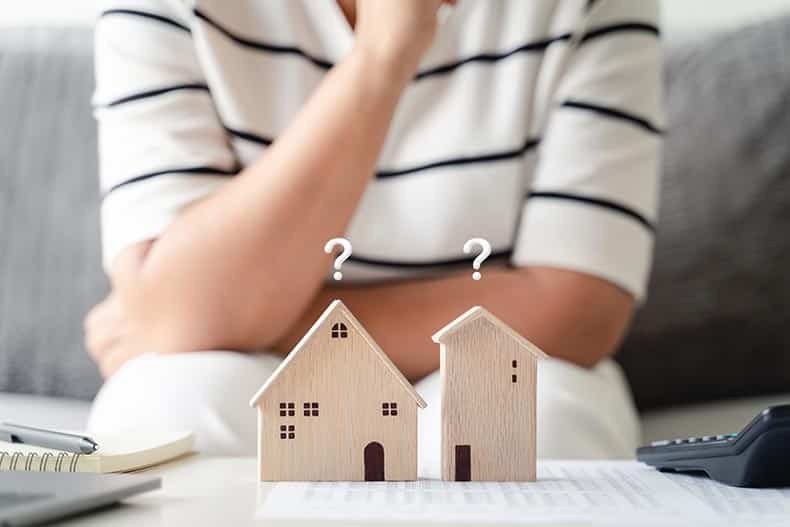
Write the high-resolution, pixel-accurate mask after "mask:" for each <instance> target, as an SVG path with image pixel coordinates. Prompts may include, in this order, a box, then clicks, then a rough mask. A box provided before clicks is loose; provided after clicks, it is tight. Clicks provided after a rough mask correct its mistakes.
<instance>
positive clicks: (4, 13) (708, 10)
mask: <svg viewBox="0 0 790 527" xmlns="http://www.w3.org/2000/svg"><path fill="white" fill-rule="evenodd" d="M260 1H265V0H260ZM461 1H463V0H461ZM524 1H527V0H524ZM631 1H633V2H639V1H640V0H631ZM661 1H662V3H663V11H664V30H665V32H666V34H667V35H668V36H669V37H670V38H672V37H674V36H677V35H687V34H694V33H698V32H700V31H708V30H711V29H716V28H722V27H732V26H737V25H739V24H742V23H746V22H750V21H753V20H759V19H760V18H764V17H767V16H771V15H773V14H775V13H777V12H790V0H661ZM98 4H99V0H0V25H2V24H18V23H23V24H29V23H33V24H59V25H61V24H85V25H87V24H91V23H92V21H93V17H94V13H95V11H96V10H97V8H98V7H97V6H98Z"/></svg>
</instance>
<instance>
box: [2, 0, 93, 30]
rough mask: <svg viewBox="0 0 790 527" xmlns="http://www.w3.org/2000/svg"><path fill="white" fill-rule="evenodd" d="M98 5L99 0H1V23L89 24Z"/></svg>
mask: <svg viewBox="0 0 790 527" xmlns="http://www.w3.org/2000/svg"><path fill="white" fill-rule="evenodd" d="M98 5H99V1H98V0H0V25H13V24H47V25H49V24H53V25H72V24H81V25H89V24H92V23H93V18H94V15H95V13H96V11H97V9H98Z"/></svg>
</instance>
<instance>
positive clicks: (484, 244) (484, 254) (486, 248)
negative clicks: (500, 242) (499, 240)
mask: <svg viewBox="0 0 790 527" xmlns="http://www.w3.org/2000/svg"><path fill="white" fill-rule="evenodd" d="M475 245H479V246H480V249H481V251H480V254H478V255H477V258H475V261H474V262H473V263H472V269H474V270H475V272H474V273H472V278H473V279H474V280H480V279H481V278H482V277H483V275H481V274H480V271H479V269H480V266H481V265H483V262H485V261H486V258H488V257H489V256H491V244H490V243H488V240H486V239H484V238H472V239H471V240H467V241H466V243H465V244H464V253H466V254H469V253H471V252H472V247H474V246H475Z"/></svg>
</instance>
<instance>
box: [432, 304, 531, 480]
mask: <svg viewBox="0 0 790 527" xmlns="http://www.w3.org/2000/svg"><path fill="white" fill-rule="evenodd" d="M433 340H434V342H436V343H438V344H440V364H441V366H440V368H441V373H440V378H441V379H440V380H441V389H442V413H441V415H442V452H441V456H442V458H441V459H442V479H444V480H455V481H534V480H535V478H536V474H535V441H536V415H535V403H536V395H537V392H536V388H537V360H538V359H541V358H543V357H545V356H546V355H545V354H544V353H543V352H542V351H541V350H540V349H539V348H538V347H537V346H535V345H534V344H532V343H531V342H529V341H528V340H527V339H525V338H524V337H522V336H521V335H520V334H518V333H517V332H516V331H515V330H513V329H512V328H510V327H509V326H508V325H507V324H505V323H504V322H502V321H501V320H499V319H498V318H496V317H495V316H494V315H492V314H491V313H489V312H488V311H486V310H485V309H483V308H482V307H473V308H472V309H470V310H469V311H467V312H466V313H464V314H463V315H461V316H460V317H458V318H457V319H455V320H454V321H452V322H450V323H449V324H448V325H447V326H445V327H444V328H442V329H441V330H439V331H438V332H437V333H436V334H435V335H434V336H433Z"/></svg>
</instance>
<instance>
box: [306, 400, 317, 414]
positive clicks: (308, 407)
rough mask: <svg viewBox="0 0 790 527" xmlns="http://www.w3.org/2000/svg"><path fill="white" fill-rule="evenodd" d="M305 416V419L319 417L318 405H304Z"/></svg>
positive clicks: (313, 403) (315, 403)
mask: <svg viewBox="0 0 790 527" xmlns="http://www.w3.org/2000/svg"><path fill="white" fill-rule="evenodd" d="M304 416H305V417H311V416H312V417H318V403H317V402H311V403H304Z"/></svg>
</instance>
